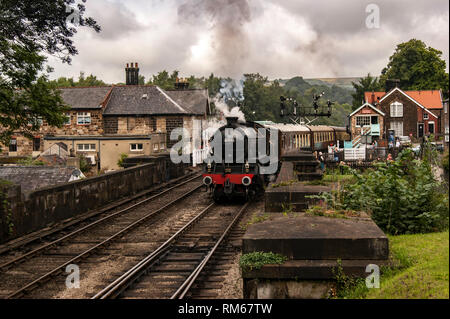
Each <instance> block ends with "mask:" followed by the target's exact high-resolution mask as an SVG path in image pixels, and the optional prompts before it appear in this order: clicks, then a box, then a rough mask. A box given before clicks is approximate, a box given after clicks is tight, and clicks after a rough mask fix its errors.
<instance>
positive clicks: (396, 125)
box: [391, 121, 403, 136]
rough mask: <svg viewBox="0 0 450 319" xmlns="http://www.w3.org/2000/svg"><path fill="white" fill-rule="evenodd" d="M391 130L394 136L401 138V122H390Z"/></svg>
mask: <svg viewBox="0 0 450 319" xmlns="http://www.w3.org/2000/svg"><path fill="white" fill-rule="evenodd" d="M391 130H394V131H395V133H394V134H395V136H403V121H392V122H391Z"/></svg>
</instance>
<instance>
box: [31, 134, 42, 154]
mask: <svg viewBox="0 0 450 319" xmlns="http://www.w3.org/2000/svg"><path fill="white" fill-rule="evenodd" d="M40 150H41V138H40V137H35V138H33V151H34V152H39V151H40Z"/></svg>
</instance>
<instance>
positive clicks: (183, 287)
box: [170, 202, 250, 299]
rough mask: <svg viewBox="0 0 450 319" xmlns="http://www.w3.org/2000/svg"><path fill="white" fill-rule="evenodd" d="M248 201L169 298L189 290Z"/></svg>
mask: <svg viewBox="0 0 450 319" xmlns="http://www.w3.org/2000/svg"><path fill="white" fill-rule="evenodd" d="M249 204H250V202H247V203H245V204H244V206H242V208H241V209H240V210H239V212H238V213H237V214H236V216H235V217H234V218H233V221H232V222H231V223H230V224H229V225H228V227H227V229H225V231H224V232H223V234H222V236H220V238H219V239H218V240H217V242H216V244H215V245H214V247H213V248H212V249H211V250H210V251H209V253H208V254H207V255H206V256H205V258H204V259H203V260H202V262H201V263H200V264H199V265H198V266H197V268H195V270H194V271H193V272H192V273H191V274H190V275H189V277H188V278H187V279H186V280H185V281H184V282H183V283H182V284H181V286H180V288H178V290H177V291H176V292H175V293H174V294H173V295H172V296H171V297H170V299H183V298H184V296H185V295H186V293H187V292H188V291H189V289H190V288H191V286H192V285H193V284H194V282H195V280H196V279H197V278H198V276H199V275H200V273H201V272H202V270H203V268H204V267H205V266H206V264H207V263H208V261H209V260H210V259H211V257H212V255H213V254H214V253H215V252H216V250H217V248H218V247H219V246H220V244H221V243H222V241H223V240H224V239H225V237H226V236H227V235H228V234H229V232H230V231H231V229H232V228H233V226H234V225H235V224H236V222H237V221H238V220H239V218H240V217H241V216H242V214H243V213H244V212H245V210H246V209H247V207H248V205H249Z"/></svg>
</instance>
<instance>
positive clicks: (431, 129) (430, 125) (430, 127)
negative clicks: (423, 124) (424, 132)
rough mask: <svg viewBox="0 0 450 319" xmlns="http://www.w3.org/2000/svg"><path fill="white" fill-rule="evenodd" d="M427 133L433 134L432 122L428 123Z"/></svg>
mask: <svg viewBox="0 0 450 319" xmlns="http://www.w3.org/2000/svg"><path fill="white" fill-rule="evenodd" d="M428 133H430V134H434V122H428Z"/></svg>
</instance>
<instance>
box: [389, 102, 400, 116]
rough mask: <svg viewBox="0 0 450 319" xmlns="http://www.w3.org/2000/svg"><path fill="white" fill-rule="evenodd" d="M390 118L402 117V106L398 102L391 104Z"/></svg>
mask: <svg viewBox="0 0 450 319" xmlns="http://www.w3.org/2000/svg"><path fill="white" fill-rule="evenodd" d="M390 114H391V117H403V104H402V103H400V102H394V103H391V112H390Z"/></svg>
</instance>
